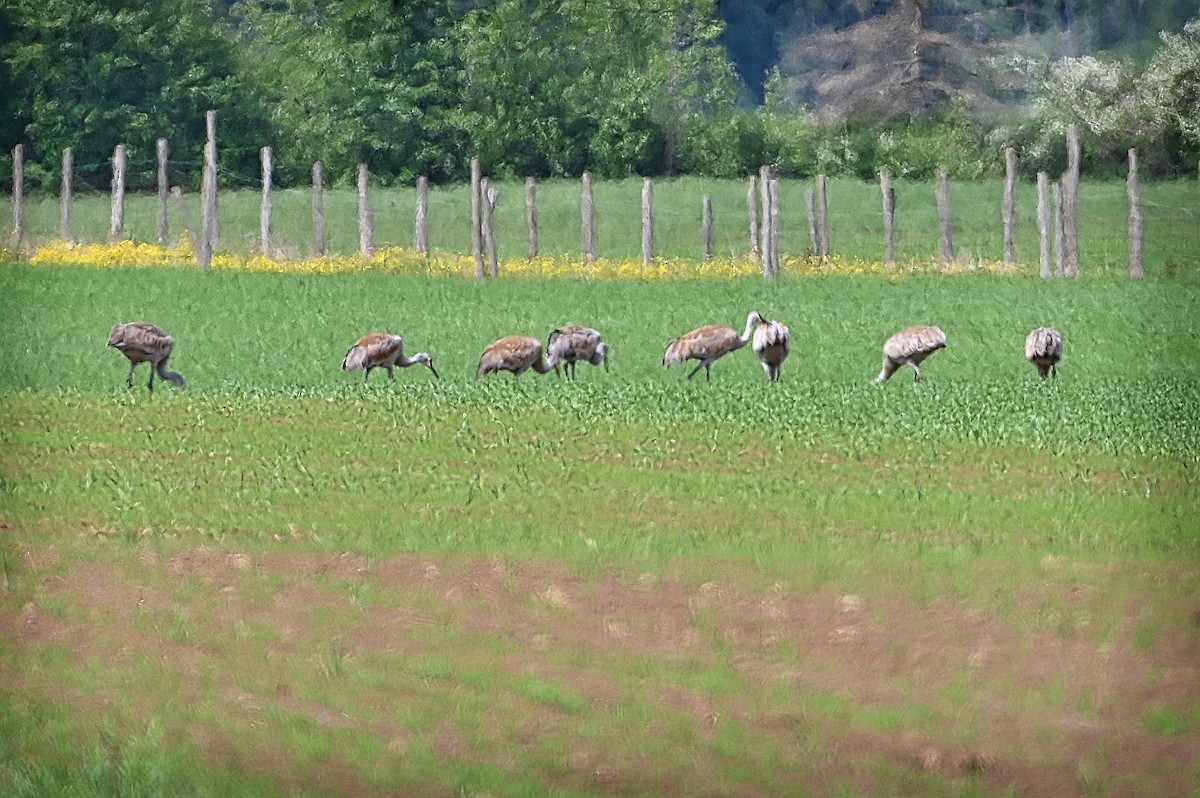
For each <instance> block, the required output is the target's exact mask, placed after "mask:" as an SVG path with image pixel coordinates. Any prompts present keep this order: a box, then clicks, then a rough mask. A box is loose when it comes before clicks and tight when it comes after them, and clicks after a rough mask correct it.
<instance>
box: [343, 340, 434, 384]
mask: <svg viewBox="0 0 1200 798" xmlns="http://www.w3.org/2000/svg"><path fill="white" fill-rule="evenodd" d="M418 363H424V364H425V365H426V366H428V367H429V370H430V371H432V372H433V376H435V377H437V376H438V373H437V369H435V368H434V367H433V357H432V356H430V355H429V353H428V352H418V353H417V354H415V355H413V356H412V357H405V356H404V339H403V338H401V337H400V336H399V335H396V334H395V333H389V332H373V333H367V334H366V335H364V336H363V337H362V338H359V339H358V341H356V342H355V344H354V346H352V347H350V351H348V352H347V353H346V357H345V359H343V360H342V369H343V370H345V371H357V370H358V369H366V374H364V375H363V382H366V381H367V380H368V379H369V378H370V376H371V369H379V368H383V369H387V373H388V379H390V380H394V379H396V374H395V371H394V369H395V368H396V366H399V367H400V368H408V367H409V366H415V365H416V364H418Z"/></svg>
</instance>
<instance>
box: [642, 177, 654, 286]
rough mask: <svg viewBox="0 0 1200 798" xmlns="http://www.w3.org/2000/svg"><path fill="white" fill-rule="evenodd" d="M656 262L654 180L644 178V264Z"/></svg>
mask: <svg viewBox="0 0 1200 798" xmlns="http://www.w3.org/2000/svg"><path fill="white" fill-rule="evenodd" d="M653 262H654V181H653V180H651V179H650V178H648V177H646V178H642V265H644V266H648V265H649V264H651V263H653Z"/></svg>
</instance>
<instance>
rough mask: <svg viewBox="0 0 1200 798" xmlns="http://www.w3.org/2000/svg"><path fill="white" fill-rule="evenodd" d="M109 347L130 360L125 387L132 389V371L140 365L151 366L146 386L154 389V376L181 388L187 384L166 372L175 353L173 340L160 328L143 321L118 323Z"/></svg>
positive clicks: (170, 372)
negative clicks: (168, 363)
mask: <svg viewBox="0 0 1200 798" xmlns="http://www.w3.org/2000/svg"><path fill="white" fill-rule="evenodd" d="M108 345H109V346H111V347H113V348H114V349H116V350H117V351H118V352H120V353H121V354H122V355H124V356H125V357H126V358H127V359H128V360H129V376H128V377H127V378H126V379H125V385H126V386H127V387H129V388H132V387H133V370H134V369H136V368H137V366H138V364H139V363H149V364H150V382H149V383H147V384H146V387H147V388H148V389H150V390H151V391H153V390H154V375H155V374H158V376H159V377H161V378H162V379H164V380H167V381H168V382H171V383H174V384H175V386H176V387H179V388H184V387H186V386H187V381H186V380H184V378H183V376H182V375H180V374H177V373H175V372H174V371H168V370H167V361H168V360H170V358H171V353H172V352H173V351H175V339H174V338H172V337H171V336H169V335H167V333H166V332H165V331H164V330H163V329H162V328H161V327H157V326H155V325H153V324H150V323H148V322H144V321H129V322H124V323H122V324H118V325H116V326H115V327H113V328H112V332H110V333H109V334H108Z"/></svg>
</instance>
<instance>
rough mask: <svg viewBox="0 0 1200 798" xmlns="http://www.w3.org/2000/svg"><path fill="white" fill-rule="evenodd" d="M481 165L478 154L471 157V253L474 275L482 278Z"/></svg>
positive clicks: (483, 273) (483, 274)
mask: <svg viewBox="0 0 1200 798" xmlns="http://www.w3.org/2000/svg"><path fill="white" fill-rule="evenodd" d="M482 183H483V167H482V166H481V165H480V163H479V156H475V157H474V158H472V159H471V255H472V256H473V257H474V258H475V276H476V277H477V278H479V279H483V278H484V277H486V276H487V274H486V273H485V272H484V270H483V194H482Z"/></svg>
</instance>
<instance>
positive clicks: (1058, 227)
mask: <svg viewBox="0 0 1200 798" xmlns="http://www.w3.org/2000/svg"><path fill="white" fill-rule="evenodd" d="M1050 189H1051V194H1052V196H1053V198H1054V276H1055V277H1065V276H1066V263H1065V261H1066V253H1065V252H1064V251H1063V249H1064V239H1065V238H1066V231H1065V230H1064V227H1065V221H1064V219H1063V215H1064V214H1063V187H1062V183H1059V182H1057V181H1056V182H1055V183H1054V185H1052V186H1051V187H1050Z"/></svg>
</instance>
